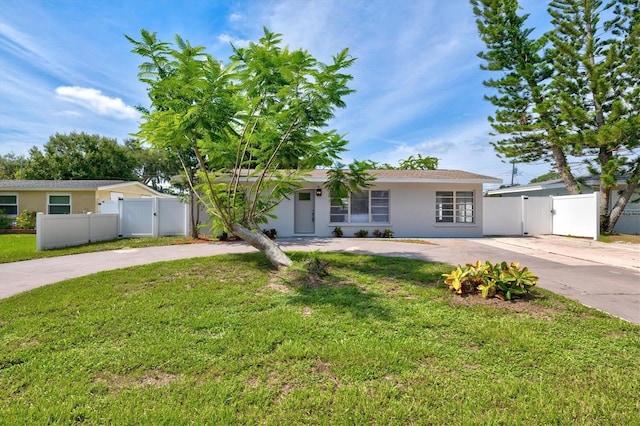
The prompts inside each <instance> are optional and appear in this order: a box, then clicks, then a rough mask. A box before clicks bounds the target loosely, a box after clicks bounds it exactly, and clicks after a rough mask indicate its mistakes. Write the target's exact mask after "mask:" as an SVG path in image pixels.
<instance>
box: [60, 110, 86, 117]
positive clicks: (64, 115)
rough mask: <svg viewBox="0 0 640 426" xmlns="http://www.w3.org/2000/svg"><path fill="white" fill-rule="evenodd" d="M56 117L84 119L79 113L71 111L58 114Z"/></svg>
mask: <svg viewBox="0 0 640 426" xmlns="http://www.w3.org/2000/svg"><path fill="white" fill-rule="evenodd" d="M55 115H57V116H60V117H82V114H81V113H79V112H78V111H71V110H65V111H60V112H56V113H55Z"/></svg>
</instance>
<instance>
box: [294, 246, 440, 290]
mask: <svg viewBox="0 0 640 426" xmlns="http://www.w3.org/2000/svg"><path fill="white" fill-rule="evenodd" d="M299 256H308V254H303V253H294V254H292V255H291V257H292V259H296V260H297V259H298V258H299ZM321 256H322V258H323V259H325V260H326V261H327V262H328V263H329V267H330V268H335V269H342V270H347V271H351V272H354V273H357V274H359V275H365V276H369V277H371V278H374V279H375V280H402V281H403V282H404V283H406V284H410V285H417V286H421V287H436V286H439V285H443V284H442V283H443V278H442V274H443V273H445V272H450V270H451V269H452V267H451V265H446V264H443V263H433V262H427V261H424V260H421V259H411V258H406V257H388V256H376V255H366V254H351V253H339V254H337V253H322V254H321Z"/></svg>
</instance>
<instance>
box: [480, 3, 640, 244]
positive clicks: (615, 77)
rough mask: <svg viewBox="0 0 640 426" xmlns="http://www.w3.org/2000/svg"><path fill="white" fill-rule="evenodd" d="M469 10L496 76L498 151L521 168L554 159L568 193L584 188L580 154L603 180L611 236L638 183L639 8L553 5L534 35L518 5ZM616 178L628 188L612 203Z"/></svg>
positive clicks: (493, 83)
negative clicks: (547, 24)
mask: <svg viewBox="0 0 640 426" xmlns="http://www.w3.org/2000/svg"><path fill="white" fill-rule="evenodd" d="M471 4H472V5H473V12H474V14H475V15H476V18H477V19H476V22H477V25H478V31H479V33H480V37H481V38H482V40H483V41H484V42H485V44H486V46H487V50H486V51H483V52H481V53H480V54H479V56H480V57H481V58H482V59H484V60H485V61H486V64H485V65H483V66H482V68H483V69H485V70H489V71H495V72H500V73H501V76H500V78H498V79H490V80H487V81H485V85H486V86H488V87H490V88H493V89H495V90H496V91H497V92H498V94H497V95H491V96H486V98H487V99H488V100H489V101H490V102H491V103H492V104H494V105H495V106H496V113H495V116H494V117H490V121H491V123H492V126H493V128H494V129H495V130H496V132H497V133H498V134H500V135H503V136H505V138H504V139H502V140H500V141H498V142H496V143H494V147H495V149H496V150H497V152H498V153H499V154H500V155H502V156H504V157H506V158H510V159H514V160H517V161H520V162H532V161H538V160H546V161H551V162H552V163H553V164H554V167H555V168H556V170H557V171H558V173H559V175H560V177H561V179H562V180H563V182H564V184H565V186H566V188H567V190H568V191H569V193H579V192H580V189H579V186H578V184H577V182H576V178H575V176H574V175H573V172H572V170H571V168H570V167H569V165H568V161H567V159H568V158H569V157H577V158H582V159H583V160H584V162H585V163H586V164H587V165H588V169H589V170H590V171H591V172H592V173H594V174H597V175H599V176H600V191H601V197H602V201H603V202H602V211H601V225H602V226H601V227H602V230H603V231H608V232H611V231H612V230H613V228H614V227H615V223H616V221H617V219H618V217H619V216H620V213H621V212H622V210H623V209H624V206H625V205H626V203H627V202H628V201H629V199H630V196H631V194H633V192H634V191H635V189H636V188H637V186H638V180H639V179H640V175H639V173H640V164H639V159H638V155H637V154H635V153H634V150H635V149H637V148H638V129H639V128H640V125H639V121H638V110H639V108H638V97H639V95H640V93H639V89H638V84H639V83H638V82H639V81H640V76H639V75H638V73H639V72H640V66H639V63H638V55H639V53H638V52H639V51H640V45H639V44H638V39H639V34H638V33H639V31H640V29H639V26H638V22H639V13H640V12H639V10H640V8H639V2H638V1H637V0H633V1H632V0H618V1H612V2H610V3H608V4H606V5H603V4H602V2H601V1H599V0H554V1H551V2H550V5H549V9H548V10H549V14H550V15H551V18H552V21H551V22H552V24H553V29H552V30H551V31H550V32H548V33H546V34H544V35H542V36H541V37H539V38H533V37H532V31H533V30H532V29H529V28H525V26H524V24H525V22H526V19H527V17H528V15H526V14H524V15H519V14H518V9H519V5H518V1H517V0H506V1H499V0H472V1H471ZM603 17H606V20H605V19H603ZM601 21H602V23H601ZM622 176H626V177H627V187H626V190H625V191H624V192H623V193H622V196H621V197H620V198H619V199H618V200H617V201H616V203H615V205H613V206H610V200H609V193H610V190H611V189H614V188H615V187H616V185H617V182H618V179H619V178H621V177H622Z"/></svg>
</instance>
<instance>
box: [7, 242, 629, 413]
mask: <svg viewBox="0 0 640 426" xmlns="http://www.w3.org/2000/svg"><path fill="white" fill-rule="evenodd" d="M306 256H309V255H308V254H300V253H294V254H293V255H292V257H293V258H294V259H295V260H297V261H302V260H304V259H305V258H306ZM319 256H320V258H321V259H322V260H325V261H327V262H328V263H329V265H330V269H329V271H330V276H329V277H326V278H325V279H324V280H323V281H321V282H318V281H308V280H307V281H305V277H304V274H303V273H302V272H300V271H301V269H300V268H298V269H296V268H294V269H293V272H289V273H287V274H282V273H280V274H276V273H275V272H274V271H273V270H271V269H270V267H269V265H268V263H267V261H266V260H265V258H264V257H263V256H261V255H260V254H245V255H227V256H220V257H212V258H206V259H202V258H201V259H191V260H182V261H175V262H167V263H160V264H155V265H147V266H142V267H136V268H129V269H127V270H121V271H111V272H104V273H100V274H96V275H92V276H88V277H83V278H79V279H74V280H69V281H65V282H63V283H59V284H55V285H51V286H46V287H42V288H39V289H37V290H34V291H31V292H28V293H23V294H19V295H16V296H13V297H11V298H9V299H5V300H2V301H0V419H1V420H0V423H2V424H9V425H11V424H72V423H86V424H92V425H93V424H144V425H147V424H171V425H180V424H216V425H218V424H273V425H285V424H536V425H537V424H601V425H605V424H611V425H622V424H624V425H632V424H638V422H639V420H638V418H639V417H638V413H639V412H640V402H639V400H638V397H637V396H638V395H637V391H638V389H640V374H639V373H638V372H639V371H640V339H639V336H640V327H638V326H636V325H632V324H629V323H626V322H623V321H621V320H618V319H615V318H612V317H610V316H608V315H605V314H603V313H600V312H598V311H596V310H592V309H589V308H585V307H583V306H582V305H579V304H577V303H574V302H571V301H568V300H566V299H563V298H560V297H558V296H555V295H553V294H551V293H548V292H545V291H542V290H539V289H537V290H536V297H534V298H532V299H531V300H528V301H518V302H516V303H505V302H500V304H497V302H491V303H483V302H482V301H481V300H477V299H469V298H467V299H459V298H457V297H454V296H453V295H452V294H451V293H449V292H448V291H447V290H446V289H445V288H443V287H442V286H441V285H438V284H437V283H438V282H440V281H441V277H440V275H441V274H442V273H443V272H444V271H447V270H448V269H450V267H449V266H445V265H438V264H431V263H427V262H423V261H419V260H412V259H402V258H385V257H374V256H361V255H350V254H344V253H342V254H341V253H332V254H320V255H319Z"/></svg>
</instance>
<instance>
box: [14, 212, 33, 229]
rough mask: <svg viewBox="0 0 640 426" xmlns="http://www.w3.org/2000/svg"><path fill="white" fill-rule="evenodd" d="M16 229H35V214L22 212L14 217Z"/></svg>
mask: <svg viewBox="0 0 640 426" xmlns="http://www.w3.org/2000/svg"><path fill="white" fill-rule="evenodd" d="M16 228H18V229H36V212H35V211H28V210H22V213H20V214H19V215H18V216H17V217H16Z"/></svg>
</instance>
